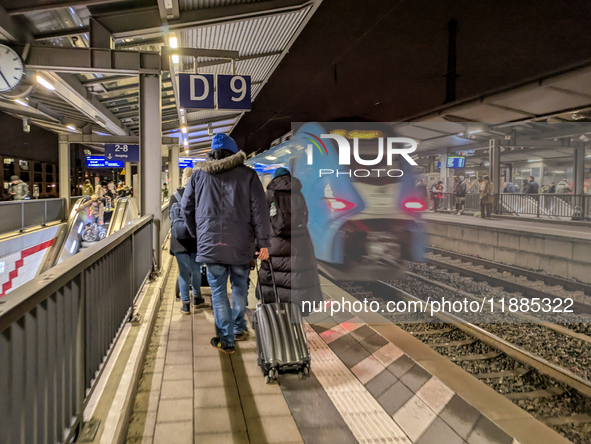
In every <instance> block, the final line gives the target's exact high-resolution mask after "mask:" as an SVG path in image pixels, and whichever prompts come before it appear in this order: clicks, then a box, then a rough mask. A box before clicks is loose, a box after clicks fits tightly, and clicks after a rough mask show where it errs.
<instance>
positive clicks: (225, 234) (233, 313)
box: [182, 134, 271, 353]
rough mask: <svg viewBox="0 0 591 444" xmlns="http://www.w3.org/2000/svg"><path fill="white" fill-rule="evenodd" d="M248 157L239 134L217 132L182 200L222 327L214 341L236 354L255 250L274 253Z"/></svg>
mask: <svg viewBox="0 0 591 444" xmlns="http://www.w3.org/2000/svg"><path fill="white" fill-rule="evenodd" d="M245 160H246V154H245V153H244V152H243V151H239V150H238V146H237V145H236V142H235V141H234V139H232V138H231V137H228V136H227V135H225V134H216V135H215V136H214V138H213V140H212V143H211V151H210V153H209V154H208V160H207V161H205V162H198V163H197V164H196V165H195V168H194V170H195V171H194V172H193V175H192V176H191V180H190V181H189V183H188V184H187V188H186V189H185V192H184V194H183V200H182V209H183V212H184V214H185V220H186V222H187V228H188V231H189V233H190V234H191V236H193V237H196V238H197V262H201V263H204V264H206V265H207V279H208V281H209V285H210V287H211V295H212V305H213V313H214V318H215V325H216V331H217V336H216V337H215V338H212V339H211V345H212V346H213V347H214V348H217V349H218V350H220V351H223V352H225V353H233V352H234V341H241V340H243V339H245V338H246V336H247V334H248V332H247V327H246V319H245V317H244V312H245V310H246V296H247V294H248V275H249V273H250V267H249V262H250V261H251V260H252V259H253V257H254V255H255V252H256V250H259V258H260V259H263V260H265V259H268V258H269V252H268V247H269V237H270V233H271V227H270V218H269V209H268V207H267V201H266V198H265V192H264V190H263V186H262V184H261V182H260V180H259V178H258V176H257V174H256V172H255V171H254V170H253V169H251V168H248V167H247V166H246V165H244V161H245ZM228 276H229V277H230V282H231V283H232V308H230V301H229V300H228V293H227V285H228Z"/></svg>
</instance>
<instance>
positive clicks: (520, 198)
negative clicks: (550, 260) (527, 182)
mask: <svg viewBox="0 0 591 444" xmlns="http://www.w3.org/2000/svg"><path fill="white" fill-rule="evenodd" d="M590 204H591V195H588V194H548V193H545V194H509V193H502V194H499V195H498V196H497V202H496V205H495V210H496V211H495V212H496V213H497V214H512V215H515V216H521V215H530V216H536V217H549V218H571V219H576V220H584V219H585V218H589V217H590V212H591V208H589V206H590Z"/></svg>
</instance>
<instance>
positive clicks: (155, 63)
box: [13, 45, 162, 75]
mask: <svg viewBox="0 0 591 444" xmlns="http://www.w3.org/2000/svg"><path fill="white" fill-rule="evenodd" d="M13 46H14V49H15V50H16V52H17V53H18V54H19V55H20V56H21V57H22V54H23V52H24V45H13ZM24 62H25V66H26V68H27V69H31V70H37V71H53V72H67V73H92V74H96V73H101V74H105V73H113V74H128V75H137V74H138V72H139V71H142V73H144V74H158V75H159V74H160V71H161V70H162V63H161V62H162V60H161V56H160V54H159V53H157V52H142V51H125V50H117V49H107V48H90V49H87V48H66V47H63V46H49V45H31V46H30V47H29V52H28V54H27V57H26V60H24Z"/></svg>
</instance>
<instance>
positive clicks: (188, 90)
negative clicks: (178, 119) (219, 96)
mask: <svg viewBox="0 0 591 444" xmlns="http://www.w3.org/2000/svg"><path fill="white" fill-rule="evenodd" d="M214 91H215V88H214V81H213V74H179V105H180V106H181V108H187V109H192V108H201V109H214V108H215V102H214Z"/></svg>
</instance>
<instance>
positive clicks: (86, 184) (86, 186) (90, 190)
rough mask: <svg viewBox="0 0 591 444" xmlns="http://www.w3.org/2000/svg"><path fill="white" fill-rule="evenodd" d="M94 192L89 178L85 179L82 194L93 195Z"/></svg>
mask: <svg viewBox="0 0 591 444" xmlns="http://www.w3.org/2000/svg"><path fill="white" fill-rule="evenodd" d="M93 194H94V188H93V186H92V185H91V183H90V180H89V179H86V180H85V181H84V185H82V195H83V196H92V195H93Z"/></svg>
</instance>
